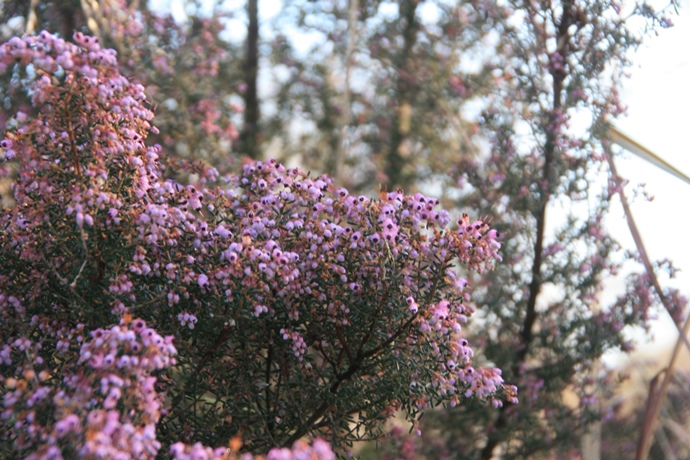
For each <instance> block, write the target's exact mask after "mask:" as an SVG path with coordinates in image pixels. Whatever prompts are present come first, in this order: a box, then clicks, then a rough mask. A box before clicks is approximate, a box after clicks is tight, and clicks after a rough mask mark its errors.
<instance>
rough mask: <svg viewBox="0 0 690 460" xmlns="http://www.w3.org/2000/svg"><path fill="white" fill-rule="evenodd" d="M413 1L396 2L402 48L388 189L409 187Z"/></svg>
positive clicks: (414, 31) (416, 25)
mask: <svg viewBox="0 0 690 460" xmlns="http://www.w3.org/2000/svg"><path fill="white" fill-rule="evenodd" d="M418 4H419V2H418V1H417V0H403V1H401V2H400V20H401V22H402V24H403V25H402V27H403V29H402V35H403V48H402V49H401V50H400V54H399V55H398V58H397V63H396V66H397V70H398V75H397V92H398V101H397V102H398V107H397V111H396V112H395V115H394V116H393V124H392V127H391V137H390V144H389V146H388V153H387V155H386V165H385V169H384V171H385V173H386V176H387V178H388V184H387V185H388V188H389V190H394V189H396V188H399V187H402V188H407V187H409V186H410V185H411V184H410V182H411V178H410V175H409V174H406V172H405V170H404V169H405V168H404V164H405V156H404V154H403V153H404V152H403V149H404V148H405V146H404V142H405V140H406V139H407V137H408V133H409V132H410V124H411V119H412V116H413V113H412V112H413V110H414V109H413V107H414V105H413V104H412V100H413V99H414V93H415V87H416V83H415V81H414V75H415V72H414V70H413V67H414V59H413V48H414V46H415V44H416V42H417V32H418V31H419V23H418V22H417V16H416V15H417V5H418Z"/></svg>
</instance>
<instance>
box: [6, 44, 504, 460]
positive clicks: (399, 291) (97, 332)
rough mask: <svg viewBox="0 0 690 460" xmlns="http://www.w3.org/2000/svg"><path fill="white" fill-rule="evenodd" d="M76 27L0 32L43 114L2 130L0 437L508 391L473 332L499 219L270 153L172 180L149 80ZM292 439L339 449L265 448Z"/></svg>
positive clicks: (356, 417)
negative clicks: (346, 184) (475, 361)
mask: <svg viewBox="0 0 690 460" xmlns="http://www.w3.org/2000/svg"><path fill="white" fill-rule="evenodd" d="M74 38H75V41H76V42H77V45H75V44H70V43H68V42H65V41H63V40H62V39H59V38H57V37H55V36H53V35H51V34H49V33H47V32H42V33H41V34H40V35H38V36H37V37H25V38H22V39H19V38H14V39H12V40H10V41H9V42H8V43H6V44H4V45H3V46H2V47H0V71H2V72H8V71H12V70H13V68H14V66H16V65H23V66H26V67H27V68H28V74H30V75H33V77H34V78H33V80H32V81H31V82H30V83H29V85H28V89H29V96H30V97H31V101H32V104H33V106H34V109H35V112H36V113H37V115H36V116H35V117H31V116H28V115H26V114H24V113H18V114H17V115H16V116H15V118H14V121H13V122H12V123H13V124H14V126H15V128H14V129H12V130H10V131H9V132H7V133H6V135H5V139H4V140H2V142H0V147H2V150H3V156H4V159H5V160H16V164H17V165H18V166H17V167H18V171H17V179H16V180H15V182H14V185H13V190H14V197H15V200H16V206H15V207H13V208H12V209H10V210H6V211H5V212H4V213H3V215H2V217H1V218H0V267H2V268H1V269H0V317H1V318H2V321H3V324H4V327H3V329H2V332H0V337H1V339H0V347H2V349H1V351H0V357H1V358H2V364H1V367H0V369H1V372H0V378H1V379H2V383H3V389H2V394H3V403H4V411H3V412H2V417H1V418H2V420H3V423H4V424H5V427H4V429H3V430H2V435H0V439H1V440H2V441H1V442H2V444H1V445H2V451H3V452H4V453H6V454H8V455H11V456H17V455H24V456H29V457H31V458H43V457H46V458H61V456H62V457H72V456H74V455H80V456H84V457H101V456H112V457H116V458H132V457H133V458H144V457H153V456H155V455H156V453H157V452H159V450H160V449H162V448H163V449H170V452H171V453H172V454H173V455H174V456H175V457H176V458H209V457H213V458H216V457H217V458H232V457H231V456H232V455H235V453H237V452H238V451H239V449H240V448H239V447H237V446H236V445H235V444H236V443H237V441H236V440H237V437H238V436H241V437H242V438H243V440H244V446H243V447H242V450H244V451H251V452H260V451H264V452H265V451H267V450H268V449H269V448H270V447H271V446H292V445H293V443H295V441H298V440H299V439H301V438H302V437H304V436H306V435H312V436H313V435H322V436H324V437H327V438H328V439H329V440H330V441H331V443H332V444H333V445H334V446H335V447H337V448H344V447H345V446H346V445H347V444H349V443H350V442H352V441H353V440H356V439H361V438H368V437H376V436H379V435H380V431H379V430H380V429H381V428H380V427H381V424H382V423H381V422H382V421H384V420H386V419H387V418H389V417H390V416H391V415H392V414H393V413H394V412H395V411H397V410H399V409H402V410H403V412H404V413H405V414H406V416H407V417H408V418H409V420H410V421H412V422H415V421H416V420H417V418H418V415H419V412H420V411H421V410H423V409H425V408H427V407H429V406H431V405H436V404H439V403H448V404H451V405H455V404H457V403H459V402H460V401H461V400H462V399H464V398H479V399H481V400H485V401H488V402H490V403H492V404H493V405H494V406H500V405H501V404H502V401H503V400H505V399H507V400H509V401H513V402H515V401H516V399H515V396H516V390H515V388H514V387H511V386H505V385H504V383H503V380H502V378H501V373H500V371H499V370H498V369H489V368H474V367H472V353H473V352H472V349H471V347H470V345H469V343H468V342H467V340H465V339H463V338H462V336H461V332H462V324H463V323H464V322H466V321H467V319H468V317H469V316H470V315H471V314H472V313H473V312H474V308H473V307H472V306H471V305H470V304H469V291H468V289H467V282H466V280H465V279H464V278H463V277H462V276H461V273H460V270H461V267H466V268H468V269H470V270H476V271H478V272H481V271H483V270H484V269H487V268H491V267H492V264H493V261H494V260H495V259H497V258H498V256H497V252H496V251H497V250H498V249H499V247H500V243H498V242H497V240H496V239H497V236H498V235H497V233H496V231H495V230H492V229H490V227H489V225H488V224H487V223H486V222H483V221H475V222H471V221H470V219H469V217H468V216H467V215H464V216H462V218H460V219H459V221H458V222H457V229H454V230H451V229H450V228H449V226H448V225H449V223H450V220H451V218H450V216H449V214H448V213H447V212H445V211H443V210H438V209H437V207H436V206H437V201H436V200H434V199H431V198H427V197H425V196H422V195H421V194H416V195H414V196H405V195H404V194H403V193H402V192H390V193H387V192H382V193H381V194H380V198H379V199H377V200H371V199H369V198H366V197H364V196H359V197H355V196H351V195H349V193H348V192H347V191H346V190H344V189H335V187H333V185H332V183H331V182H332V181H331V179H330V178H328V177H327V176H321V177H317V178H310V177H309V176H308V175H306V174H304V173H303V172H301V171H299V170H297V169H291V170H287V169H286V168H284V167H283V166H281V165H279V164H277V163H276V162H273V161H268V162H263V163H262V162H258V163H254V164H249V165H247V166H245V167H244V170H243V172H242V174H241V175H239V176H237V177H228V178H226V182H227V187H225V188H211V187H207V188H203V189H197V188H195V187H194V186H191V185H189V186H183V185H181V184H178V183H176V182H174V181H172V180H164V178H163V174H162V168H161V166H160V164H159V162H158V157H159V154H160V147H159V146H146V145H145V143H144V142H145V139H146V137H147V135H148V133H149V132H155V128H154V127H152V126H151V124H150V120H151V119H152V117H153V113H152V111H151V110H150V109H149V108H148V107H147V105H146V100H145V96H144V92H143V87H141V86H140V85H137V84H133V83H131V82H129V81H128V80H127V79H126V78H124V77H123V76H122V75H120V73H119V72H118V70H117V67H116V57H115V53H114V52H113V51H111V50H106V49H102V48H101V47H100V45H99V43H98V40H97V39H94V38H93V37H88V36H85V35H82V34H79V33H77V34H75V37H74ZM206 179H208V180H214V179H217V175H215V174H214V171H213V170H209V174H208V177H206ZM113 324H115V325H116V326H112V325H113ZM228 445H229V446H230V448H229V450H228V449H227V448H225V447H221V448H219V449H216V450H212V449H211V448H207V447H204V446H228ZM233 446H234V447H233ZM300 452H302V453H304V455H311V456H312V457H314V458H330V457H329V455H332V454H331V451H330V449H329V448H326V447H324V445H323V444H322V443H318V442H316V443H315V444H314V445H313V446H312V447H309V446H308V445H306V444H297V445H295V446H294V447H293V450H292V451H289V450H274V451H272V452H271V453H269V456H268V458H276V459H277V458H291V457H290V456H291V455H293V456H294V458H297V457H300V458H302V457H301V454H300Z"/></svg>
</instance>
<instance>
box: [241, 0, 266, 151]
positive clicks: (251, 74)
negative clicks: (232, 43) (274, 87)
mask: <svg viewBox="0 0 690 460" xmlns="http://www.w3.org/2000/svg"><path fill="white" fill-rule="evenodd" d="M247 16H248V18H249V24H248V26H247V50H246V51H247V56H246V61H245V66H244V75H245V78H244V80H245V84H246V85H247V87H246V88H245V91H244V127H243V129H242V133H241V135H240V152H241V153H245V154H247V155H248V156H249V157H251V158H254V159H256V158H259V157H260V155H261V151H260V147H261V138H260V132H259V119H260V117H261V114H260V110H259V98H258V95H257V80H258V74H259V0H248V1H247Z"/></svg>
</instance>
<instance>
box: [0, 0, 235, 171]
mask: <svg viewBox="0 0 690 460" xmlns="http://www.w3.org/2000/svg"><path fill="white" fill-rule="evenodd" d="M0 18H1V19H0V21H2V23H4V24H5V25H7V27H6V28H5V29H4V30H3V32H4V33H9V34H10V35H9V36H5V37H2V38H3V40H9V38H10V36H12V35H21V34H22V33H25V32H26V33H37V32H38V31H40V30H42V29H44V30H48V31H50V32H53V33H57V34H58V35H60V36H61V37H62V38H64V39H65V40H71V38H72V36H73V34H74V32H75V31H79V32H81V33H84V34H88V35H90V36H94V37H97V38H98V40H99V41H100V43H101V45H102V46H104V47H108V48H112V49H114V50H116V51H117V53H118V57H119V58H118V67H119V71H120V73H121V74H122V75H125V76H127V78H130V79H136V81H137V82H138V83H140V84H141V85H142V86H144V88H145V90H146V94H147V98H148V101H149V102H150V103H151V105H152V106H154V107H156V110H155V116H156V122H155V124H156V127H157V128H158V130H159V132H156V133H150V134H149V139H150V140H153V141H155V142H157V143H160V144H161V145H162V146H164V147H165V148H164V149H163V150H162V151H161V152H160V153H161V155H162V156H161V158H160V160H161V162H162V163H164V164H165V165H167V164H168V163H170V164H171V166H174V169H175V170H176V172H178V173H179V172H180V167H182V166H184V167H187V169H190V168H191V172H197V170H199V169H202V172H203V168H204V167H205V166H206V165H208V164H211V165H213V166H215V167H217V168H218V169H220V170H227V169H228V168H229V167H230V166H231V165H232V164H233V162H234V160H235V159H236V155H232V154H230V152H231V151H232V150H233V149H232V146H233V144H234V142H235V141H236V139H237V137H238V135H239V134H238V132H237V130H236V128H235V123H236V121H237V119H236V118H238V117H239V116H240V113H241V112H242V107H241V106H239V105H238V102H240V101H241V97H240V95H241V91H240V89H241V83H242V81H241V75H240V69H239V65H238V63H239V62H240V61H241V59H240V58H239V56H238V55H239V53H240V52H239V50H237V49H236V48H235V47H234V46H232V45H231V43H229V42H228V41H226V40H225V39H224V36H225V34H224V32H225V26H224V23H223V20H224V19H225V17H224V16H223V15H220V14H219V15H212V16H210V15H203V14H190V16H189V20H188V21H186V22H184V23H179V22H176V21H175V20H174V19H173V17H172V15H170V14H168V13H165V12H161V11H153V10H150V9H149V8H148V7H147V2H141V3H139V2H134V3H128V2H122V1H118V0H108V1H101V2H90V1H89V2H63V1H59V2H54V1H46V2H30V1H26V2H25V1H23V0H21V1H17V2H11V3H10V4H7V5H3V8H2V10H1V11H0ZM8 24H9V25H8ZM22 77H25V74H24V72H23V70H22V69H14V71H13V72H12V73H8V74H5V78H6V80H4V82H5V83H6V84H4V85H2V87H0V94H2V96H3V97H4V98H5V105H4V106H3V107H2V109H0V124H1V125H2V126H3V127H4V126H5V123H6V121H7V120H8V119H10V118H11V117H12V115H13V114H14V112H15V111H17V110H21V111H23V112H25V113H31V111H32V107H31V104H30V103H28V101H26V99H25V98H23V97H22V94H21V92H20V91H18V88H17V85H16V84H14V85H13V84H10V80H11V78H22ZM15 83H16V82H15ZM172 172H173V171H172V169H171V170H170V171H168V173H169V174H172Z"/></svg>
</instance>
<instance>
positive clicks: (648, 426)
mask: <svg viewBox="0 0 690 460" xmlns="http://www.w3.org/2000/svg"><path fill="white" fill-rule="evenodd" d="M606 161H607V162H608V164H609V168H610V170H611V176H612V180H613V181H614V182H615V183H617V184H620V182H621V179H620V177H619V176H618V171H617V170H616V165H615V163H614V162H613V156H612V155H611V152H610V150H607V151H606ZM618 196H619V197H620V200H621V204H622V205H623V212H624V213H625V218H626V220H627V221H628V227H629V228H630V233H631V234H632V237H633V240H634V241H635V246H636V247H637V252H638V253H639V255H640V258H641V259H642V264H643V265H644V267H645V270H646V271H647V276H648V277H649V279H650V281H651V283H652V286H653V287H654V290H655V291H656V293H657V295H658V297H659V299H660V300H661V303H662V305H663V306H664V308H665V309H666V311H668V313H669V314H670V315H671V316H673V315H672V309H671V305H670V303H669V299H668V298H667V297H666V295H665V294H664V292H663V290H662V289H661V285H660V284H659V280H658V279H657V277H656V274H655V273H654V267H653V266H652V263H651V261H650V260H649V256H648V255H647V251H646V250H645V247H644V243H643V242H642V237H641V236H640V232H639V231H638V229H637V225H636V224H635V220H634V219H633V215H632V212H631V211H630V206H629V204H628V200H627V198H626V197H625V192H624V190H623V187H622V186H619V187H618ZM674 324H675V322H674ZM676 328H677V329H678V341H677V342H676V347H675V349H674V351H673V355H672V356H671V361H670V362H669V365H668V367H667V368H666V369H664V370H663V372H664V380H663V381H662V382H661V384H660V386H659V390H658V391H656V388H657V386H658V379H659V378H660V376H661V374H658V375H657V376H656V377H655V378H654V380H652V382H651V384H650V388H649V395H648V399H647V407H646V409H645V416H644V420H643V423H642V429H641V433H640V438H639V439H638V445H637V451H636V453H635V460H646V459H647V457H648V456H649V449H650V448H651V446H652V439H653V434H654V431H655V429H656V424H657V418H658V415H659V410H660V409H661V403H662V402H663V400H664V397H665V396H666V392H667V391H668V387H669V385H670V384H671V379H672V378H673V371H674V368H675V364H676V360H677V357H678V353H679V352H680V348H681V346H682V344H683V343H684V344H685V346H686V347H687V348H688V350H690V342H688V338H687V334H688V330H690V316H688V319H687V320H686V321H685V325H684V326H683V328H682V329H681V327H680V325H679V324H676Z"/></svg>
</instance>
